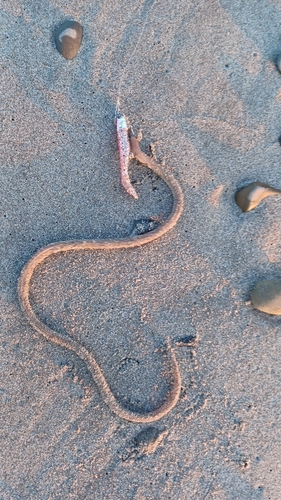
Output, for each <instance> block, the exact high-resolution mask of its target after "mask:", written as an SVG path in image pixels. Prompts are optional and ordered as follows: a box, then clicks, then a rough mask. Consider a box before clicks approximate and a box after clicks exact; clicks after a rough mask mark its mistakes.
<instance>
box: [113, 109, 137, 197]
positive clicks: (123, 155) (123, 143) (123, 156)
mask: <svg viewBox="0 0 281 500" xmlns="http://www.w3.org/2000/svg"><path fill="white" fill-rule="evenodd" d="M116 128H117V140H118V149H119V155H120V170H121V184H122V186H123V187H124V188H125V189H126V191H127V193H129V194H131V195H132V196H133V197H134V198H135V199H136V200H137V199H138V195H137V193H136V191H135V189H134V188H133V186H132V184H131V181H130V177H129V171H128V169H129V163H130V159H131V157H132V155H131V152H130V142H129V132H128V130H129V128H128V125H127V122H126V118H125V116H123V115H122V116H120V117H119V118H117V119H116Z"/></svg>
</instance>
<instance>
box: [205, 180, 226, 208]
mask: <svg viewBox="0 0 281 500" xmlns="http://www.w3.org/2000/svg"><path fill="white" fill-rule="evenodd" d="M223 189H224V185H223V184H221V185H220V186H218V187H217V188H216V189H214V190H213V191H212V192H211V194H210V195H209V196H208V202H209V203H210V204H211V205H213V207H215V208H219V203H220V197H221V195H222V192H223Z"/></svg>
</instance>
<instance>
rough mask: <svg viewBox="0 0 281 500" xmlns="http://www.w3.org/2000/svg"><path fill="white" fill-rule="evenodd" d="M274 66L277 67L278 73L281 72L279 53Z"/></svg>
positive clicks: (280, 56)
mask: <svg viewBox="0 0 281 500" xmlns="http://www.w3.org/2000/svg"><path fill="white" fill-rule="evenodd" d="M276 67H277V69H278V71H279V73H281V54H279V56H277V59H276Z"/></svg>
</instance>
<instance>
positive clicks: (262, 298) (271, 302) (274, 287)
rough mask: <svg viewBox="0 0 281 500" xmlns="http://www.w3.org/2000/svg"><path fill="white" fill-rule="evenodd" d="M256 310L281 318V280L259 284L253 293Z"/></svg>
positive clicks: (265, 281) (252, 297)
mask: <svg viewBox="0 0 281 500" xmlns="http://www.w3.org/2000/svg"><path fill="white" fill-rule="evenodd" d="M251 300H252V303H253V306H254V307H255V309H258V310H259V311H262V312H265V313H267V314H276V315H278V316H281V280H280V279H274V280H264V281H260V282H259V283H257V285H256V286H255V287H254V289H253V291H252V293H251Z"/></svg>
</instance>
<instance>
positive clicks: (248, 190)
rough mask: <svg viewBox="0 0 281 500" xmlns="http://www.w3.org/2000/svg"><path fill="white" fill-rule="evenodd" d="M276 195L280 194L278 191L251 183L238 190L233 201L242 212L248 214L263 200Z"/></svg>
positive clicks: (266, 185)
mask: <svg viewBox="0 0 281 500" xmlns="http://www.w3.org/2000/svg"><path fill="white" fill-rule="evenodd" d="M276 194H281V191H280V189H275V188H273V187H271V186H269V185H268V184H263V183H262V182H252V183H251V184H249V185H248V186H246V187H244V188H243V189H240V191H237V193H236V194H235V201H236V204H237V205H238V207H239V208H241V210H242V212H249V211H250V210H253V208H256V207H257V206H258V205H259V203H260V202H261V201H262V200H263V199H264V198H267V196H274V195H276Z"/></svg>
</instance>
